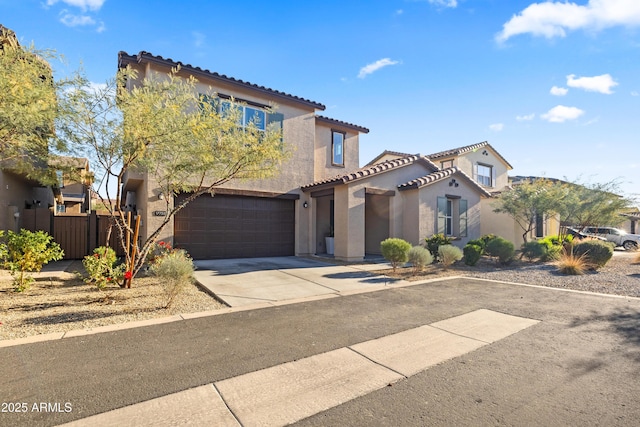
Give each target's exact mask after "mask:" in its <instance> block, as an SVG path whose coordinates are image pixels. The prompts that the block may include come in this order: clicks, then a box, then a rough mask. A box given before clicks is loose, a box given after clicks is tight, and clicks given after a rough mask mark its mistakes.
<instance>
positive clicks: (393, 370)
mask: <svg viewBox="0 0 640 427" xmlns="http://www.w3.org/2000/svg"><path fill="white" fill-rule="evenodd" d="M387 336H389V335H387ZM365 342H366V341H365ZM360 344H361V343H360ZM354 345H355V344H354ZM344 348H347V349H349V350H351V351H353V352H354V353H355V354H357V355H360V356H362V357H364V358H365V359H367V360H369V361H371V362H373V363H375V364H376V365H378V366H381V367H383V368H385V369H387V370H389V371H391V372H393V373H396V374H398V375H400V376H402V378H404V379H408V378H409V377H408V376H407V375H405V374H403V373H402V372H398V371H396V370H395V369H393V368H390V367H389V366H387V365H383V364H382V363H380V362H377V361H375V360H373V359H372V358H370V357H369V356H367V355H366V354H362V353H360V352H359V351H357V350H354V349H353V348H351V346H347V347H344Z"/></svg>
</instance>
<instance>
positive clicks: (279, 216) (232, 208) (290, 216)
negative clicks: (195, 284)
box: [174, 195, 295, 259]
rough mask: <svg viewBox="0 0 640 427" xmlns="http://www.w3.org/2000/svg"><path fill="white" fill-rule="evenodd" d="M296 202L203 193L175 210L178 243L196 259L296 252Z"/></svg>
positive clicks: (176, 241) (176, 242) (262, 255)
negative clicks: (176, 211)
mask: <svg viewBox="0 0 640 427" xmlns="http://www.w3.org/2000/svg"><path fill="white" fill-rule="evenodd" d="M180 201H181V198H178V200H177V202H180ZM294 206H295V203H294V201H293V200H283V199H273V198H263V197H247V196H224V195H216V196H215V197H211V196H209V195H204V196H200V197H198V198H197V199H195V200H194V201H193V202H191V203H190V204H188V205H187V206H185V207H184V208H183V209H182V210H181V211H180V212H178V214H176V216H175V219H174V230H175V245H176V246H177V247H180V248H183V249H186V250H187V252H189V254H190V255H191V256H192V257H193V258H194V259H215V258H245V257H267V256H289V255H293V254H294V239H295V212H294Z"/></svg>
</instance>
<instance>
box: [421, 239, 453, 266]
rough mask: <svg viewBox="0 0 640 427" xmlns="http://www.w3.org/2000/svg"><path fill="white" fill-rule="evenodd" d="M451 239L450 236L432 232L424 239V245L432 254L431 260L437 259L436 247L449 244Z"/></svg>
mask: <svg viewBox="0 0 640 427" xmlns="http://www.w3.org/2000/svg"><path fill="white" fill-rule="evenodd" d="M452 240H453V239H452V238H451V237H447V236H445V235H444V234H442V233H440V234H434V235H433V236H431V237H428V238H426V239H424V244H425V247H426V248H427V249H428V250H429V252H431V255H432V256H433V260H434V261H435V262H437V261H438V260H439V258H438V257H439V253H438V248H440V246H443V245H450V244H451V241H452Z"/></svg>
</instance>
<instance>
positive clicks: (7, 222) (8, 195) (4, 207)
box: [0, 170, 54, 232]
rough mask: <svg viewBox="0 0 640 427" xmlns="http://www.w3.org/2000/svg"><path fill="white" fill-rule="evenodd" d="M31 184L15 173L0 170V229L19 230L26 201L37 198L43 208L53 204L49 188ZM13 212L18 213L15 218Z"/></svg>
mask: <svg viewBox="0 0 640 427" xmlns="http://www.w3.org/2000/svg"><path fill="white" fill-rule="evenodd" d="M33 185H34V184H33V183H29V182H28V181H25V180H24V179H22V178H20V177H19V176H17V175H14V174H11V173H8V172H5V171H2V170H0V230H12V231H16V232H17V231H19V230H20V228H21V227H22V220H21V217H22V213H23V211H24V209H25V204H26V203H27V201H32V200H39V201H40V206H41V207H44V208H46V207H48V206H53V204H54V200H53V193H52V192H51V190H50V189H49V188H45V187H33ZM15 213H18V217H17V218H16V217H15V216H14V214H15Z"/></svg>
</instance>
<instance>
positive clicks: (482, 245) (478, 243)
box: [467, 239, 487, 255]
mask: <svg viewBox="0 0 640 427" xmlns="http://www.w3.org/2000/svg"><path fill="white" fill-rule="evenodd" d="M467 245H476V246H480V249H482V253H481V255H484V248H485V246H486V245H487V242H485V241H484V240H482V239H474V240H469V241H468V242H467Z"/></svg>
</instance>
